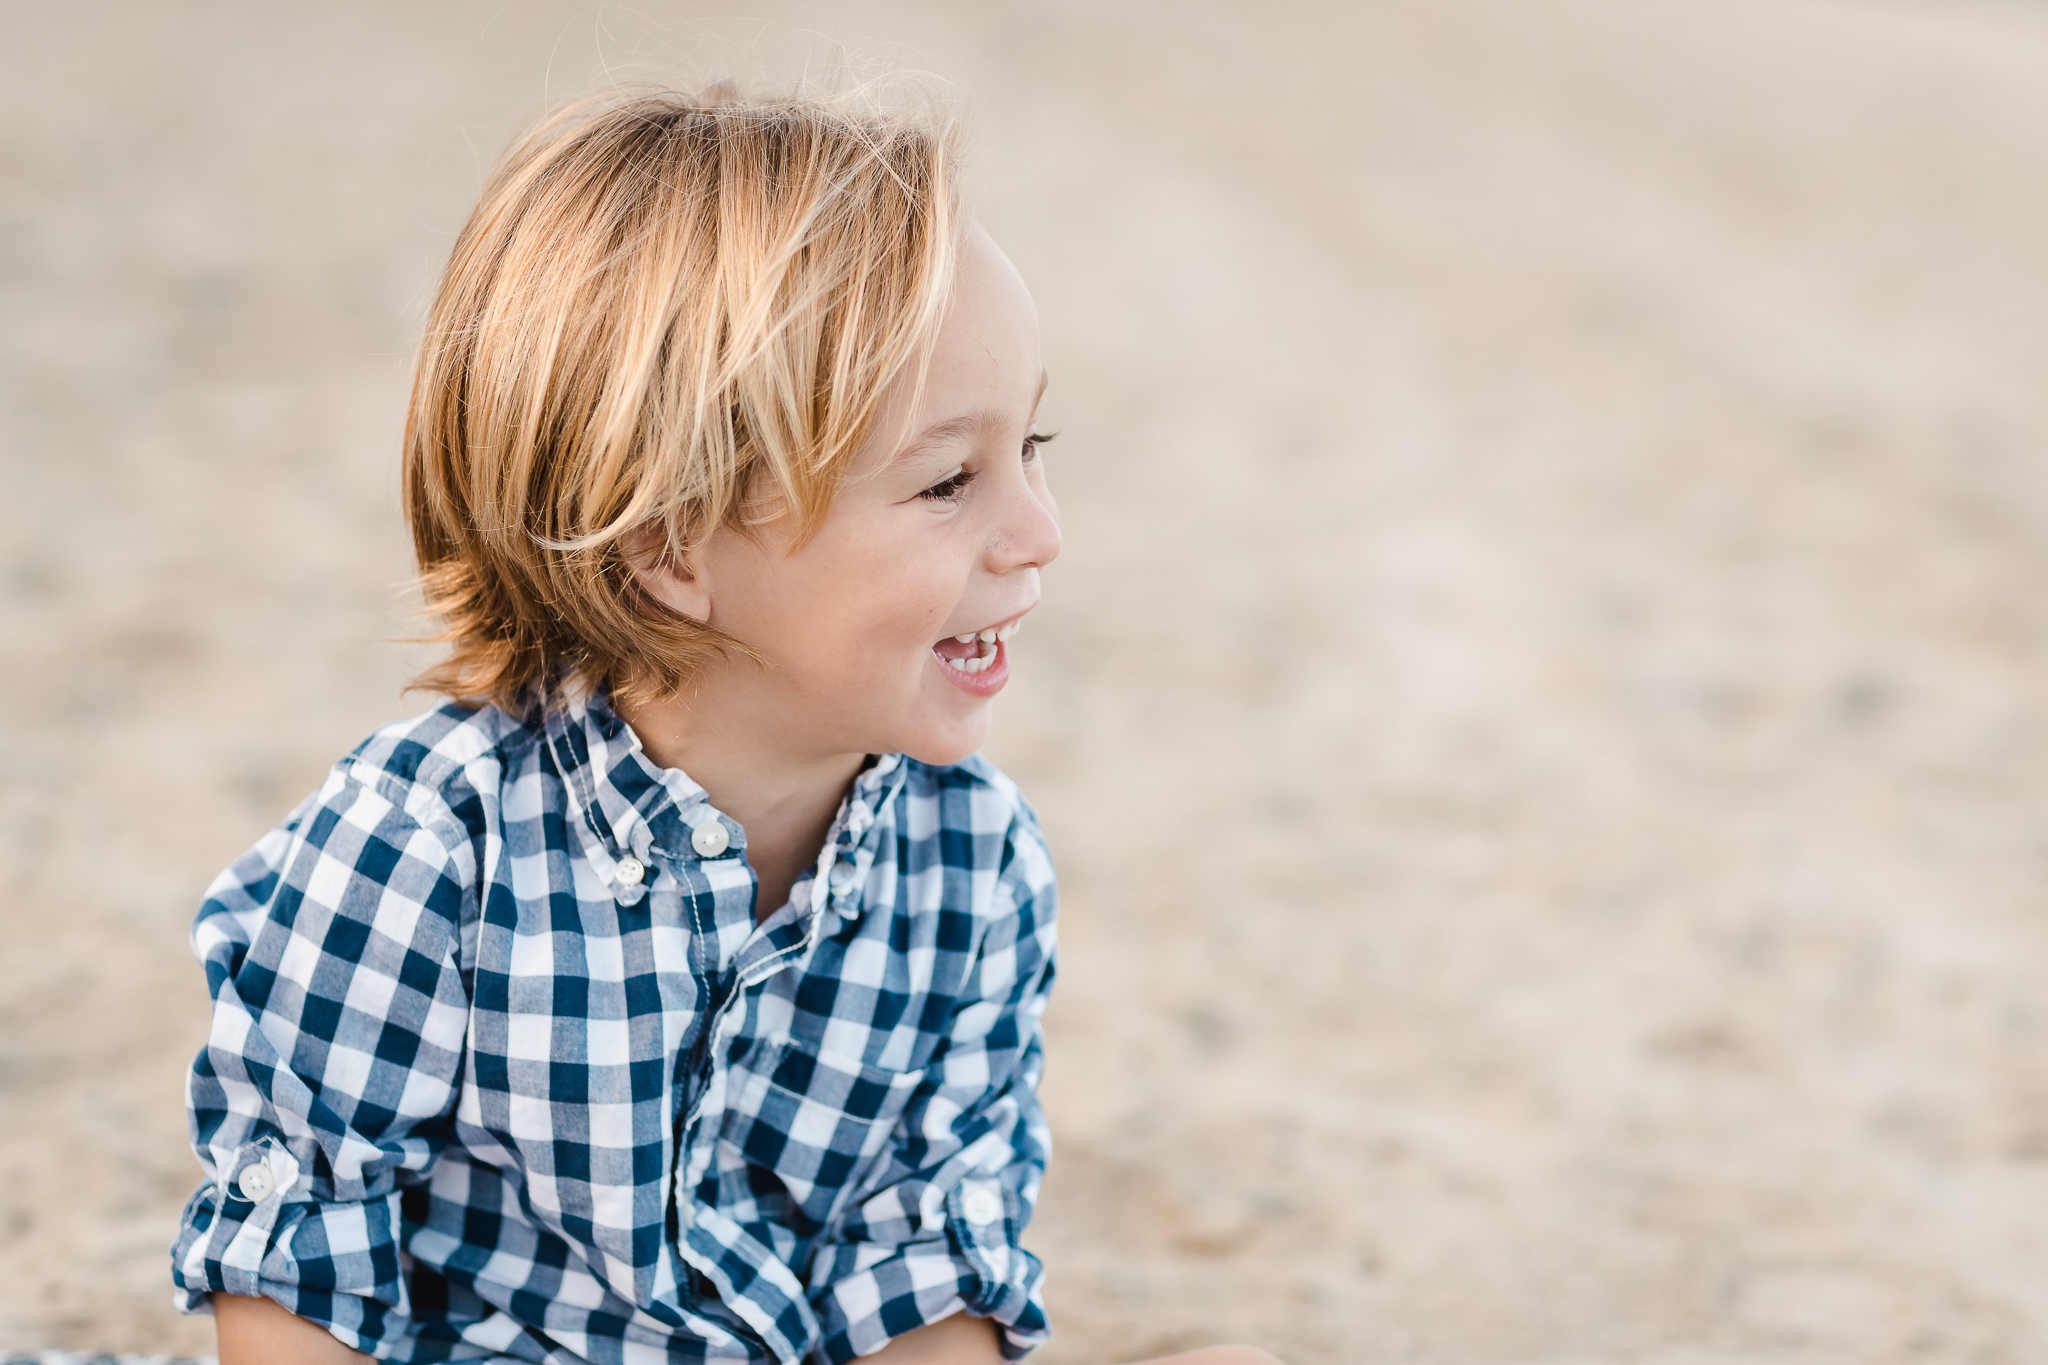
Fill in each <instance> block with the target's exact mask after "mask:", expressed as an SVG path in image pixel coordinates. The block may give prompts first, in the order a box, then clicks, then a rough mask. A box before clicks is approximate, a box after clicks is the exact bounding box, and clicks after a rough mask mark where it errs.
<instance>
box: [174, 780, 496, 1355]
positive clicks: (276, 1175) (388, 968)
mask: <svg viewBox="0 0 2048 1365" xmlns="http://www.w3.org/2000/svg"><path fill="white" fill-rule="evenodd" d="M459 834H460V826H459V825H458V824H456V823H455V822H454V820H453V817H452V816H450V815H448V813H447V807H446V806H445V805H442V804H440V803H439V801H438V798H430V797H429V796H428V794H426V793H424V792H422V791H421V790H419V789H417V788H411V787H407V786H405V785H404V784H398V783H393V782H391V781H390V780H389V779H385V780H383V781H370V780H366V779H364V778H361V777H358V776H357V775H354V774H353V773H351V771H350V770H349V769H348V768H347V766H346V765H344V767H343V768H341V769H337V771H336V772H335V774H333V775H332V776H331V777H330V778H329V780H328V782H327V784H326V785H325V786H324V787H323V788H322V789H321V791H320V792H318V793H316V794H315V795H314V796H313V797H312V798H311V799H310V800H309V801H308V802H307V803H306V804H305V805H304V806H302V807H301V808H300V809H299V810H298V811H297V812H295V813H294V815H293V816H292V817H291V819H289V820H287V821H286V822H285V824H284V825H282V826H280V827H279V828H278V829H276V830H274V831H273V832H272V833H271V834H270V835H268V836H266V838H265V839H264V840H263V841H262V842H261V843H259V844H258V845H257V846H256V847H255V848H254V849H252V850H250V852H249V853H248V854H246V855H244V856H243V857H242V858H241V859H240V860H239V861H237V862H236V863H235V865H234V866H233V867H231V868H229V869H228V871H227V872H225V873H223V874H222V876H221V877H220V878H219V879H218V880H217V881H216V882H215V883H214V885H213V886H212V887H211V888H209V891H208V896H207V900H206V903H205V905H204V906H203V907H202V909H201V911H200V914H199V918H198V921H197V923H196V924H195V926H194V928H193V950H194V952H195V953H196V954H197V956H198V957H199V959H200V961H201V963H202V964H203V965H204V967H205V969H206V976H207V984H208V988H209V989H210V991H211V992H212V995H213V1024H212V1029H211V1032H210V1034H209V1036H208V1039H207V1043H206V1047H205V1049H204V1050H203V1051H201V1052H200V1054H199V1056H198V1057H197V1058H196V1059H195V1060H194V1062H193V1064H192V1070H191V1072H190V1074H189V1076H188V1077H187V1084H186V1105H187V1116H188V1119H189V1121H190V1127H191V1135H192V1143H193V1148H194V1150H195V1151H196V1152H197V1154H198V1157H199V1162H200V1165H201V1166H202V1167H203V1168H204V1171H205V1177H206V1179H205V1183H204V1184H203V1185H202V1186H201V1187H200V1189H199V1191H198V1192H197V1193H196V1194H194V1195H193V1197H192V1199H191V1201H190V1202H189V1203H188V1204H187V1205H186V1208H185V1213H184V1219H183V1223H182V1225H181V1227H180V1229H179V1234H178V1238H177V1241H176V1243H175V1245H174V1246H173V1248H172V1273H173V1278H174V1280H175V1282H176V1284H177V1286H178V1303H179V1306H180V1307H181V1308H182V1309H184V1311H187V1312H202V1311H207V1306H208V1303H209V1300H210V1296H211V1295H212V1294H214V1293H216V1292H224V1293H228V1294H243V1295H252V1296H254V1295H260V1296H263V1297H265V1298H269V1299H273V1300H275V1301H276V1302H278V1303H279V1304H281V1305H283V1306H284V1307H285V1308H287V1309H289V1310H291V1311H292V1312H293V1313H295V1314H297V1315H299V1316H300V1317H303V1318H306V1319H309V1320H311V1321H313V1322H316V1323H319V1324H320V1325H322V1326H324V1327H326V1328H327V1329H328V1331H330V1332H331V1333H332V1334H333V1335H334V1336H335V1337H337V1338H339V1339H340V1340H341V1341H342V1342H343V1343H345V1344H346V1345H348V1346H350V1347H353V1348H354V1349H356V1350H359V1351H364V1352H368V1353H370V1354H373V1355H379V1354H388V1352H389V1349H390V1348H391V1347H392V1346H393V1345H394V1344H395V1343H396V1342H397V1341H398V1340H399V1338H400V1337H401V1336H402V1334H403V1332H404V1329H405V1325H406V1321H407V1317H408V1305H407V1302H406V1291H405V1283H404V1279H403V1276H402V1275H401V1272H400V1261H399V1245H400V1226H399V1212H398V1200H399V1193H400V1190H401V1188H402V1187H403V1186H404V1185H405V1184H406V1183H408V1181H409V1180H410V1179H412V1178H415V1177H417V1176H418V1175H419V1174H420V1173H421V1172H423V1171H425V1170H426V1168H427V1167H428V1166H429V1165H430V1164H432V1162H433V1160H434V1158H435V1156H436V1155H437V1154H438V1152H439V1151H440V1148H441V1146H442V1145H443V1143H444V1142H445V1140H446V1133H447V1129H448V1121H449V1115H450V1112H451V1110H452V1109H453V1106H454V1102H455V1097H456V1086H457V1080H458V1077H459V1074H460V1067H461V1061H462V1047H463V1039H464V1035H465V1030H466V1024H467V1020H468V1005H469V1001H468V993H467V990H466V988H465V983H464V980H463V975H462V966H461V960H462V947H461V945H462V931H461V925H462V922H463V905H464V900H465V897H466V896H467V895H468V894H469V893H468V892H467V890H466V888H467V887H469V886H472V885H474V878H473V869H472V868H470V867H469V866H468V865H467V864H468V860H469V859H470V858H471V856H472V854H471V848H470V845H469V843H468V842H467V841H466V840H464V839H462V838H460V837H459ZM380 1348H383V1349H381V1350H380Z"/></svg>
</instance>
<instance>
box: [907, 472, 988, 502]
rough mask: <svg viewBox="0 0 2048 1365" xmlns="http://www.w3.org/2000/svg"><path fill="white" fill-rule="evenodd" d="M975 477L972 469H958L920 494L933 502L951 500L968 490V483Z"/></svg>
mask: <svg viewBox="0 0 2048 1365" xmlns="http://www.w3.org/2000/svg"><path fill="white" fill-rule="evenodd" d="M974 477H975V476H974V471H973V470H971V469H956V470H954V471H953V472H952V473H951V474H948V475H947V476H946V477H945V478H943V479H940V480H939V481H938V482H937V483H935V484H933V485H932V486H931V487H930V488H927V489H925V490H924V492H922V493H919V494H918V496H919V497H920V498H925V499H928V500H930V501H932V502H951V501H953V499H955V498H957V497H959V496H960V495H961V494H962V493H964V492H966V491H967V485H968V484H970V483H973V482H974Z"/></svg>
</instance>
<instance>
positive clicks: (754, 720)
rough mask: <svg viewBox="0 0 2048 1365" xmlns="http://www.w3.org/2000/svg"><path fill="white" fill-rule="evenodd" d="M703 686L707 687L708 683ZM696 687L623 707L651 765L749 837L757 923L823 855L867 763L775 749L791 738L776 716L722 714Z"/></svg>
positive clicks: (729, 709)
mask: <svg viewBox="0 0 2048 1365" xmlns="http://www.w3.org/2000/svg"><path fill="white" fill-rule="evenodd" d="M701 681H702V680H700V683H701ZM707 690H716V688H715V685H714V687H713V688H712V689H705V688H704V687H702V686H701V685H700V686H697V687H693V688H691V689H690V690H689V691H687V692H684V693H680V694H678V695H676V696H673V697H665V698H663V699H661V700H659V701H642V702H638V703H628V704H625V705H622V706H620V708H619V714H620V717H621V718H622V719H623V720H624V721H625V722H626V723H627V724H628V725H630V726H632V727H633V732H634V733H635V734H636V735H638V736H639V737H640V744H641V747H642V749H643V750H644V751H645V752H646V754H647V756H648V757H649V758H651V759H653V760H654V762H656V763H658V764H660V765H661V766H662V767H664V768H679V769H681V770H682V771H683V772H685V773H687V774H688V775H689V777H690V780H691V781H693V782H695V783H696V784H697V785H698V786H700V787H702V788H703V789H704V791H705V794H706V795H707V796H708V797H709V799H710V801H711V804H712V805H714V806H716V807H718V809H719V810H720V811H722V812H724V813H725V814H726V815H728V816H730V817H731V818H732V819H733V820H735V821H736V822H738V824H739V826H740V828H741V829H744V830H745V831H746V832H747V863H748V865H749V866H751V867H752V868H753V869H754V875H755V877H756V878H757V879H758V881H759V883H760V888H759V895H758V897H757V899H756V900H755V903H754V916H755V919H756V920H766V919H767V918H768V917H769V916H770V915H772V914H774V913H775V912H776V911H777V910H779V909H781V908H782V906H783V904H784V903H785V902H787V901H788V899H789V889H790V887H791V886H792V885H793V884H794V883H795V881H796V879H797V878H798V877H799V876H800V875H802V873H803V871H804V869H805V868H807V867H809V866H810V865H811V863H812V862H814V861H815V860H816V858H817V856H818V849H819V848H820V847H821V846H822V845H823V843H824V841H825V833H826V831H827V830H829V829H830V828H831V827H832V817H833V816H834V815H835V814H837V813H838V810H839V803H840V802H841V801H842V800H843V799H844V798H845V796H846V789H847V787H848V786H850V785H851V784H852V782H853V779H854V777H855V776H856V775H857V774H858V773H859V772H860V769H861V765H862V764H863V763H864V762H865V761H866V759H867V755H866V754H858V753H854V754H827V755H812V754H803V753H797V752H793V751H789V750H786V749H784V748H782V747H781V746H780V745H778V744H777V743H776V738H777V737H778V736H779V735H783V734H787V733H788V731H787V729H786V728H783V727H779V726H777V725H776V724H775V723H774V720H773V718H772V717H765V716H763V717H754V716H748V715H746V714H744V712H745V708H744V707H735V706H727V705H718V704H716V701H715V699H714V698H711V697H708V696H706V695H705V693H706V691H707Z"/></svg>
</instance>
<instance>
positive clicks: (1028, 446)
mask: <svg viewBox="0 0 2048 1365" xmlns="http://www.w3.org/2000/svg"><path fill="white" fill-rule="evenodd" d="M1057 435H1059V433H1058V432H1057V431H1034V432H1032V433H1031V434H1030V435H1029V436H1026V437H1025V438H1024V458H1025V459H1027V460H1028V459H1030V458H1031V457H1032V456H1033V455H1036V454H1037V453H1038V448H1039V447H1040V446H1042V445H1044V444H1045V443H1046V442H1047V441H1050V440H1051V439H1052V438H1053V437H1055V436H1057Z"/></svg>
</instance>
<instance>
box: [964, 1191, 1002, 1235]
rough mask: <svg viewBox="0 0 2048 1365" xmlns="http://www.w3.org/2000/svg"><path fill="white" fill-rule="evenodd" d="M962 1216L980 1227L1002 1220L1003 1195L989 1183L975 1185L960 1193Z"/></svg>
mask: <svg viewBox="0 0 2048 1365" xmlns="http://www.w3.org/2000/svg"><path fill="white" fill-rule="evenodd" d="M960 1216H961V1217H963V1218H965V1219H966V1220H967V1221H968V1222H970V1223H972V1224H974V1226H976V1227H978V1228H985V1227H987V1226H988V1225H989V1224H990V1223H996V1222H1000V1221H1002V1217H1003V1197H1002V1195H1000V1194H998V1193H996V1191H994V1190H993V1189H991V1188H989V1187H988V1186H987V1185H975V1186H972V1187H971V1188H969V1189H967V1190H965V1191H963V1192H962V1193H961V1195H960Z"/></svg>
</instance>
